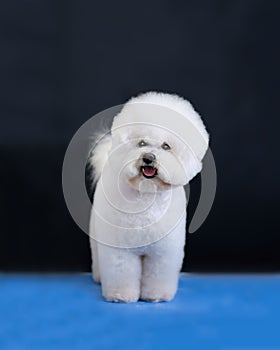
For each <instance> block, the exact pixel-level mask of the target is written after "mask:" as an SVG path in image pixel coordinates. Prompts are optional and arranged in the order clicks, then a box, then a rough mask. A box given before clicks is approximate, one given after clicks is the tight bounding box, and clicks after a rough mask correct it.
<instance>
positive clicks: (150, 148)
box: [89, 92, 209, 302]
mask: <svg viewBox="0 0 280 350" xmlns="http://www.w3.org/2000/svg"><path fill="white" fill-rule="evenodd" d="M208 144H209V135H208V132H207V131H206V128H205V126H204V124H203V122H202V120H201V117H200V116H199V114H198V113H197V112H196V111H195V110H194V108H193V107H192V105H191V104H190V103H189V102H188V101H187V100H185V99H183V98H182V97H179V96H178V95H172V94H167V93H159V92H147V93H144V94H141V95H139V96H137V97H133V98H131V99H130V100H129V101H128V102H127V103H125V104H124V105H123V108H122V109H121V111H120V112H119V113H118V114H117V115H116V116H115V117H114V119H113V123H112V127H111V130H110V132H109V133H107V134H105V135H102V137H100V139H99V141H98V142H97V144H96V146H95V147H94V149H93V151H92V157H91V158H90V162H91V164H92V165H93V167H94V182H95V184H96V189H95V194H94V199H93V206H92V211H91V217H90V223H89V229H90V245H91V251H92V271H93V278H94V280H95V281H96V282H97V283H101V286H102V294H103V296H104V298H105V300H107V301H111V302H136V301H138V300H144V301H150V302H161V301H170V300H172V299H173V298H174V296H175V294H176V291H177V288H178V280H179V273H180V269H181V266H182V262H183V258H184V245H185V227H186V206H187V201H186V195H185V191H184V186H185V185H187V184H188V183H189V181H190V180H191V179H192V178H193V177H194V176H195V175H197V174H198V173H199V172H200V171H201V169H202V159H203V157H204V155H205V153H206V151H207V148H208Z"/></svg>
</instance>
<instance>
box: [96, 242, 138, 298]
mask: <svg viewBox="0 0 280 350" xmlns="http://www.w3.org/2000/svg"><path fill="white" fill-rule="evenodd" d="M98 254H99V270H100V277H101V284H102V294H103V296H104V298H105V299H106V300H108V301H115V302H127V303H129V302H135V301H137V300H138V299H139V297H140V280H141V260H140V257H139V256H138V255H136V254H134V253H133V252H132V251H131V250H129V249H126V248H114V247H109V246H106V245H103V244H99V246H98Z"/></svg>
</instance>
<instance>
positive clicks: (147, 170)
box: [143, 166, 156, 176]
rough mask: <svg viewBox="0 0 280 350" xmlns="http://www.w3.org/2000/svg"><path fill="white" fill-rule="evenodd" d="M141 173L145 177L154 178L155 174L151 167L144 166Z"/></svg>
mask: <svg viewBox="0 0 280 350" xmlns="http://www.w3.org/2000/svg"><path fill="white" fill-rule="evenodd" d="M143 173H144V175H146V176H154V175H155V174H156V169H155V168H153V167H151V166H145V167H144V168H143Z"/></svg>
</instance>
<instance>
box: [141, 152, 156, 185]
mask: <svg viewBox="0 0 280 350" xmlns="http://www.w3.org/2000/svg"><path fill="white" fill-rule="evenodd" d="M142 160H143V165H142V167H141V171H142V174H143V176H144V177H145V178H147V179H152V178H153V177H155V176H156V175H157V168H156V167H155V166H154V165H155V161H156V156H155V155H154V154H153V153H151V152H150V153H145V154H143V156H142Z"/></svg>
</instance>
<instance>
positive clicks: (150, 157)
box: [143, 153, 156, 164]
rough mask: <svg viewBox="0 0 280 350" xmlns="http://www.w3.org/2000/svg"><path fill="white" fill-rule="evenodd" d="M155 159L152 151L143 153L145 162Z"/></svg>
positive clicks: (148, 162) (149, 162)
mask: <svg viewBox="0 0 280 350" xmlns="http://www.w3.org/2000/svg"><path fill="white" fill-rule="evenodd" d="M155 160H156V156H155V155H154V154H153V153H145V154H143V162H144V163H145V164H151V163H152V162H154V161H155Z"/></svg>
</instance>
